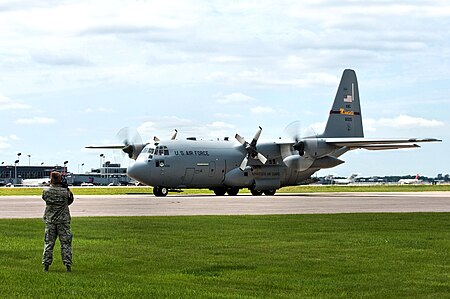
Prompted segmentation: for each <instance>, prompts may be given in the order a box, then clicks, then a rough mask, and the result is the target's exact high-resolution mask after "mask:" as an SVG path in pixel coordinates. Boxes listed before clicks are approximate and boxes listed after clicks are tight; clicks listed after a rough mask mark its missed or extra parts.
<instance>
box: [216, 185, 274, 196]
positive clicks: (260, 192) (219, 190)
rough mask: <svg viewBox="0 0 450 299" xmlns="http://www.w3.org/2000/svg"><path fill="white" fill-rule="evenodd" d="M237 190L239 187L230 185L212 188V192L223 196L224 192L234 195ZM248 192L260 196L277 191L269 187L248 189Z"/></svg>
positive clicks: (270, 194)
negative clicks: (268, 188)
mask: <svg viewBox="0 0 450 299" xmlns="http://www.w3.org/2000/svg"><path fill="white" fill-rule="evenodd" d="M239 190H240V189H239V188H237V187H231V188H225V187H219V188H215V189H213V191H214V194H215V195H217V196H224V195H225V194H228V195H231V196H235V195H237V194H238V193H239ZM250 192H251V193H252V195H253V196H261V195H263V194H265V195H269V196H272V195H275V192H277V189H270V190H255V189H250Z"/></svg>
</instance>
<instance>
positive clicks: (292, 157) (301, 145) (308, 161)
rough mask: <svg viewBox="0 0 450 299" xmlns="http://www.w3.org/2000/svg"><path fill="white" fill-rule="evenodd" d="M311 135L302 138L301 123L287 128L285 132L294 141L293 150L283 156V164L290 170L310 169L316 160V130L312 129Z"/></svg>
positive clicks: (287, 151) (286, 151) (292, 124)
mask: <svg viewBox="0 0 450 299" xmlns="http://www.w3.org/2000/svg"><path fill="white" fill-rule="evenodd" d="M310 130H311V131H312V132H311V134H305V135H307V137H301V134H300V122H299V121H295V122H292V123H290V124H289V125H287V126H286V128H285V132H286V134H287V135H289V137H290V138H292V140H293V142H294V143H293V144H292V149H293V150H294V151H296V152H297V153H298V155H297V154H296V153H294V152H292V150H289V149H288V150H285V151H284V155H283V162H284V163H285V164H286V166H288V167H290V168H295V169H297V170H298V171H304V170H306V169H308V168H309V167H310V166H311V165H312V164H313V163H314V160H315V159H316V155H317V135H316V133H315V132H314V129H312V128H310Z"/></svg>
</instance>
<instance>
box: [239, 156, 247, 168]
mask: <svg viewBox="0 0 450 299" xmlns="http://www.w3.org/2000/svg"><path fill="white" fill-rule="evenodd" d="M247 163H248V155H246V156H245V157H244V160H242V163H241V166H239V168H240V169H241V170H242V171H244V169H245V167H247Z"/></svg>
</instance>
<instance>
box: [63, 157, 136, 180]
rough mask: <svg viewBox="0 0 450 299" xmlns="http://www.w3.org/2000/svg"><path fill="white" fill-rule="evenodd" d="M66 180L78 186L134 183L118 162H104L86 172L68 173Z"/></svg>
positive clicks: (125, 169)
mask: <svg viewBox="0 0 450 299" xmlns="http://www.w3.org/2000/svg"><path fill="white" fill-rule="evenodd" d="M67 182H68V183H69V184H70V185H74V186H80V185H85V184H89V185H90V184H92V185H100V186H108V185H114V186H121V185H130V184H134V180H132V179H130V178H129V177H128V176H127V168H125V167H121V166H120V164H116V163H110V162H109V161H108V162H106V163H104V164H103V165H102V167H100V168H94V169H91V171H90V172H86V173H72V174H70V175H68V177H67Z"/></svg>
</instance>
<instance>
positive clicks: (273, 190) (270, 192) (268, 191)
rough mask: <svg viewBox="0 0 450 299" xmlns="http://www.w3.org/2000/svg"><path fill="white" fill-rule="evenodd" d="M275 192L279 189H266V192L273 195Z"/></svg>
mask: <svg viewBox="0 0 450 299" xmlns="http://www.w3.org/2000/svg"><path fill="white" fill-rule="evenodd" d="M275 192H277V189H271V190H265V191H264V194H265V195H270V196H272V195H275Z"/></svg>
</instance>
